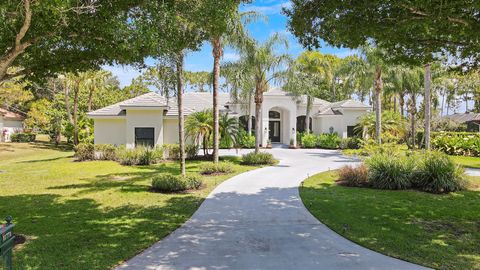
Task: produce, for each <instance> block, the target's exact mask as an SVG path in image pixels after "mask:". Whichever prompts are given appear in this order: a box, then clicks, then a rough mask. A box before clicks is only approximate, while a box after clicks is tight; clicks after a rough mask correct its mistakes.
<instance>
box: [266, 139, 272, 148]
mask: <svg viewBox="0 0 480 270" xmlns="http://www.w3.org/2000/svg"><path fill="white" fill-rule="evenodd" d="M270 148H272V140H270V139H268V140H267V149H270Z"/></svg>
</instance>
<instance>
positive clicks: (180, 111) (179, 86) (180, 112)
mask: <svg viewBox="0 0 480 270" xmlns="http://www.w3.org/2000/svg"><path fill="white" fill-rule="evenodd" d="M183 58H184V55H183V51H182V52H180V53H179V54H178V55H177V63H176V64H177V104H178V140H179V146H180V173H181V174H182V176H185V175H186V172H185V130H184V122H185V117H184V116H183V61H184V59H183Z"/></svg>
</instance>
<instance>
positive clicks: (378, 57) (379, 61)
mask: <svg viewBox="0 0 480 270" xmlns="http://www.w3.org/2000/svg"><path fill="white" fill-rule="evenodd" d="M361 51H362V54H363V56H364V58H365V66H364V67H363V68H364V69H365V71H366V72H365V75H366V74H372V73H373V78H372V79H373V85H374V93H375V102H374V106H375V119H376V121H375V136H376V139H377V143H382V101H381V96H382V93H383V72H385V71H386V68H387V65H386V64H385V62H384V59H385V53H384V51H382V50H381V49H379V48H377V47H372V46H363V47H362V48H361Z"/></svg>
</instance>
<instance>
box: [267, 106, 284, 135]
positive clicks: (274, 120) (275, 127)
mask: <svg viewBox="0 0 480 270" xmlns="http://www.w3.org/2000/svg"><path fill="white" fill-rule="evenodd" d="M281 116H282V115H281V113H280V111H278V110H270V111H269V112H268V130H269V133H268V139H269V140H270V141H271V142H272V143H280V142H281V125H282V117H281Z"/></svg>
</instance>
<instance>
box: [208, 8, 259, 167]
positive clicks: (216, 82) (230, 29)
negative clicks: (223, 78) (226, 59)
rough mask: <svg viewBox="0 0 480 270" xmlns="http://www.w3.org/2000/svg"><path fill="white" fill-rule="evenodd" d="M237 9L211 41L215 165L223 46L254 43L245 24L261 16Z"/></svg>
mask: <svg viewBox="0 0 480 270" xmlns="http://www.w3.org/2000/svg"><path fill="white" fill-rule="evenodd" d="M235 8H236V10H235V12H233V13H232V16H231V18H229V20H227V23H226V25H225V26H226V27H225V29H224V31H223V32H222V31H219V32H218V33H217V34H216V35H214V36H213V37H212V38H211V40H210V42H211V44H212V55H213V162H215V163H217V162H218V149H219V142H220V141H219V140H220V134H219V122H218V120H219V109H218V91H219V87H220V59H221V57H222V55H223V44H224V43H226V44H228V45H230V46H233V47H236V48H239V49H242V48H245V46H247V44H248V43H252V41H251V38H250V37H249V35H248V33H247V31H246V29H245V28H244V23H248V22H251V21H253V20H256V19H257V18H260V15H259V14H258V13H256V12H244V13H240V12H239V11H238V5H237V6H236V7H235ZM242 20H243V21H242Z"/></svg>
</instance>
